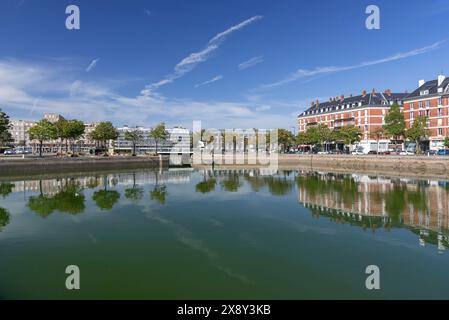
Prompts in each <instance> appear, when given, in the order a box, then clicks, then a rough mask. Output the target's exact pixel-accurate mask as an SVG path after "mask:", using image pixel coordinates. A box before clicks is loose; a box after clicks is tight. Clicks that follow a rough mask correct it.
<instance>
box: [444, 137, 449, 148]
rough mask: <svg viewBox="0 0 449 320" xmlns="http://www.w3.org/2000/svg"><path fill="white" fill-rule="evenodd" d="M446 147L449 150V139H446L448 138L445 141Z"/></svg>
mask: <svg viewBox="0 0 449 320" xmlns="http://www.w3.org/2000/svg"><path fill="white" fill-rule="evenodd" d="M444 146H445V147H446V148H449V137H446V138H445V139H444Z"/></svg>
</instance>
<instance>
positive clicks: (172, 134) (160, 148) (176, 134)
mask: <svg viewBox="0 0 449 320" xmlns="http://www.w3.org/2000/svg"><path fill="white" fill-rule="evenodd" d="M133 130H139V131H140V133H141V134H142V136H143V138H142V140H141V141H139V142H138V143H137V145H136V153H137V154H145V153H154V152H158V153H189V152H190V132H189V130H187V129H185V128H181V127H174V128H167V129H166V131H167V134H168V135H167V139H166V140H161V141H157V143H156V140H155V139H153V138H151V137H150V132H151V130H152V128H143V127H128V126H124V127H121V128H117V131H118V133H119V136H118V138H117V140H115V141H111V142H110V149H112V151H113V152H114V153H131V152H132V149H133V145H132V142H131V141H128V140H126V138H125V133H126V132H128V131H133ZM156 149H157V151H156Z"/></svg>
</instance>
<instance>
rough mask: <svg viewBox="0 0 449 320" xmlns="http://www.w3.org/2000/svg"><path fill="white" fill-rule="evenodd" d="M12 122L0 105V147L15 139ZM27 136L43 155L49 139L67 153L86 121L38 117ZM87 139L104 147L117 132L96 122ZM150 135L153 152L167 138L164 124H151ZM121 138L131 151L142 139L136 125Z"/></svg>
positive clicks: (83, 134) (72, 149)
mask: <svg viewBox="0 0 449 320" xmlns="http://www.w3.org/2000/svg"><path fill="white" fill-rule="evenodd" d="M11 129H12V124H11V122H10V119H9V116H8V115H7V114H6V113H5V112H2V111H1V109H0V148H3V149H6V148H8V147H10V146H11V145H12V144H13V143H14V139H13V137H12V135H11V132H10V130H11ZM28 134H29V137H30V140H35V141H37V143H38V150H39V156H41V157H42V154H43V146H44V143H46V142H49V141H56V143H57V144H58V145H59V146H58V147H59V152H61V153H62V152H63V151H65V153H66V154H68V153H72V154H73V153H74V146H75V142H76V140H79V139H80V138H82V137H84V136H86V132H85V124H84V122H83V121H81V120H77V119H70V120H69V119H64V118H62V119H59V120H58V121H56V122H51V121H49V120H48V119H42V120H40V121H38V122H37V123H36V124H35V125H34V126H33V127H31V128H30V129H29V130H28ZM86 137H87V138H88V139H89V140H91V141H95V143H96V146H97V147H100V148H102V149H106V148H107V144H108V141H110V140H117V138H118V137H119V132H118V131H117V129H116V128H115V127H114V126H113V124H112V122H110V121H104V122H99V123H98V124H97V125H96V126H95V128H94V130H93V131H92V132H90V133H89V134H88V135H87V136H86ZM149 137H150V138H153V139H154V140H155V143H156V152H157V150H158V145H159V143H160V142H161V141H163V140H165V139H167V137H168V132H167V131H166V129H165V124H164V123H163V122H162V123H159V124H158V125H157V126H156V127H154V128H153V129H152V130H151V131H150V133H149ZM124 139H125V140H126V141H129V142H130V143H131V144H132V154H133V155H135V154H136V148H137V146H138V144H139V143H141V142H142V141H143V139H144V135H143V133H142V131H141V130H139V129H132V130H129V131H127V132H125V135H124Z"/></svg>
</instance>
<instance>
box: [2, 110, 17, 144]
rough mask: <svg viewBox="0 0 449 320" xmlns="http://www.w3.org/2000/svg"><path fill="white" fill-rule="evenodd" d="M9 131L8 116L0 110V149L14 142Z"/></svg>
mask: <svg viewBox="0 0 449 320" xmlns="http://www.w3.org/2000/svg"><path fill="white" fill-rule="evenodd" d="M9 129H11V123H10V122H9V116H8V115H7V114H6V113H4V112H2V110H1V109H0V147H2V146H5V145H7V144H8V143H10V142H12V141H14V140H13V138H12V136H11V133H10V132H9Z"/></svg>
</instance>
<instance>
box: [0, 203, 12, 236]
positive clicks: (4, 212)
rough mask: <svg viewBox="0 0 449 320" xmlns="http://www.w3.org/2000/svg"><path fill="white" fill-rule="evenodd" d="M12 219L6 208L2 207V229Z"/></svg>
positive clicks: (0, 222)
mask: <svg viewBox="0 0 449 320" xmlns="http://www.w3.org/2000/svg"><path fill="white" fill-rule="evenodd" d="M10 221H11V215H10V214H9V212H8V210H6V209H5V208H0V231H2V229H3V228H4V227H6V225H8V224H9V222H10Z"/></svg>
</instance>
